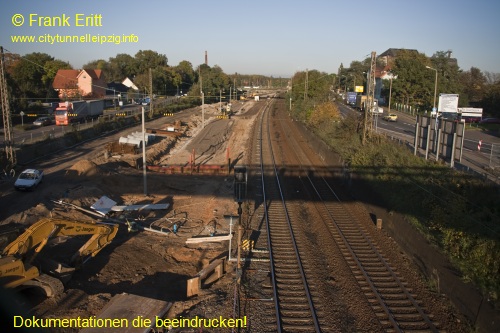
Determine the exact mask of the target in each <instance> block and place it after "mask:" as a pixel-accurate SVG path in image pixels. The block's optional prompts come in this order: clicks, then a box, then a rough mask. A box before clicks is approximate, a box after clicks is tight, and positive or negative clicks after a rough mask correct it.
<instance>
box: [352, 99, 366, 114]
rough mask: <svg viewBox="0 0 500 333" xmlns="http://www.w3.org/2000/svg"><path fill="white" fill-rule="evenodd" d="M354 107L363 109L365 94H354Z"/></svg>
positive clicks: (364, 106)
mask: <svg viewBox="0 0 500 333" xmlns="http://www.w3.org/2000/svg"><path fill="white" fill-rule="evenodd" d="M354 108H356V109H358V110H359V111H364V110H365V108H366V95H357V96H356V104H355V105H354Z"/></svg>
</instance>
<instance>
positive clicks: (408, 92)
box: [392, 50, 435, 108]
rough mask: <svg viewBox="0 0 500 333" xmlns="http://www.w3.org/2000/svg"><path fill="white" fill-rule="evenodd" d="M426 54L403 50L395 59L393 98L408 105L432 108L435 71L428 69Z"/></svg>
mask: <svg viewBox="0 0 500 333" xmlns="http://www.w3.org/2000/svg"><path fill="white" fill-rule="evenodd" d="M427 64H429V60H428V58H427V57H426V56H425V54H422V53H418V52H415V51H410V50H401V51H400V52H399V53H398V56H397V58H396V59H395V61H394V67H393V68H392V73H393V75H394V76H395V77H397V79H395V80H393V81H392V98H393V99H395V100H399V101H400V102H402V103H405V104H408V105H420V106H422V107H424V108H430V107H431V106H432V105H433V96H434V83H435V72H434V71H431V70H429V69H427V68H426V67H425V66H427Z"/></svg>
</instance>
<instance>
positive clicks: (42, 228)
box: [0, 218, 118, 297]
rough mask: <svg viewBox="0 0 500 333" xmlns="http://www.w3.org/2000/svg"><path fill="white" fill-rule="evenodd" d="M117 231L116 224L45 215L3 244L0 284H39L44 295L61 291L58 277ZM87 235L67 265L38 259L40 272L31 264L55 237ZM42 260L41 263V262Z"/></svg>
mask: <svg viewBox="0 0 500 333" xmlns="http://www.w3.org/2000/svg"><path fill="white" fill-rule="evenodd" d="M117 232H118V225H117V224H96V223H86V222H78V221H70V220H64V219H55V218H44V219H42V220H40V221H38V222H36V223H35V224H33V225H31V226H30V227H29V228H28V229H26V231H25V232H24V233H23V234H21V235H20V236H19V237H17V239H15V240H14V241H13V242H11V243H10V244H9V245H7V246H6V247H5V249H4V250H3V252H2V254H1V257H0V285H3V286H4V287H7V288H24V287H39V288H42V289H43V290H44V291H45V294H46V295H47V297H52V296H55V295H57V294H58V293H60V292H62V291H64V286H63V284H62V282H61V279H63V280H64V276H65V277H68V276H70V275H71V274H72V272H73V271H74V270H75V269H76V268H79V267H80V266H81V265H82V264H83V263H84V262H85V261H86V260H87V259H89V258H91V257H94V256H95V255H96V254H97V253H99V251H101V250H102V249H103V248H104V247H105V246H106V245H108V244H109V243H110V242H111V241H112V240H113V238H114V237H115V236H116V234H117ZM85 235H87V236H88V235H90V236H91V237H90V239H89V240H88V241H87V242H86V243H85V244H84V245H83V246H82V247H80V249H79V250H78V251H77V252H76V253H75V254H74V255H73V256H72V257H71V260H70V262H69V264H70V266H67V265H64V264H61V263H55V264H54V262H53V261H50V260H47V259H46V258H44V259H43V260H37V265H41V266H43V267H44V268H43V269H42V270H43V271H44V272H48V273H50V274H51V275H53V274H54V275H56V276H58V277H59V278H54V277H52V276H51V275H48V274H43V273H42V272H41V271H40V269H39V268H38V267H37V266H36V265H35V264H34V260H35V258H36V257H37V256H38V254H39V253H40V251H42V249H43V248H44V247H45V245H47V243H48V242H49V240H50V239H53V238H55V237H65V236H69V237H74V236H85ZM40 263H43V264H40Z"/></svg>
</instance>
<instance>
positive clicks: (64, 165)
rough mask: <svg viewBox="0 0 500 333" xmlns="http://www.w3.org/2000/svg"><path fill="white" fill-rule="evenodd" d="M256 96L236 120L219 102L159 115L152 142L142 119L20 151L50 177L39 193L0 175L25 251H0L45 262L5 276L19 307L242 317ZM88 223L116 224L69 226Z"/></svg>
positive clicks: (47, 313)
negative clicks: (238, 197)
mask: <svg viewBox="0 0 500 333" xmlns="http://www.w3.org/2000/svg"><path fill="white" fill-rule="evenodd" d="M254 104H255V102H254V101H253V100H252V101H245V102H237V103H236V105H235V107H234V111H235V113H236V114H237V115H236V116H235V117H233V118H231V119H229V117H220V114H221V112H220V109H219V107H218V105H205V106H204V110H203V112H202V110H201V107H197V108H193V109H190V110H185V111H183V112H180V113H178V114H175V115H171V116H167V117H163V118H159V119H157V120H154V121H150V122H148V123H147V125H146V126H147V129H146V132H147V135H146V140H147V142H146V144H145V145H142V144H141V143H140V141H141V140H139V144H137V142H135V141H134V140H133V135H130V134H133V133H134V132H135V133H137V132H139V133H142V132H141V127H140V125H138V126H136V127H133V128H129V129H127V130H125V131H119V132H115V133H111V134H108V135H105V136H103V137H100V138H95V139H93V140H89V141H88V142H84V143H82V144H79V145H77V146H75V147H72V148H71V149H66V150H63V151H60V152H58V153H57V154H47V155H46V156H44V157H41V158H36V159H31V160H30V159H29V157H28V156H27V155H26V154H23V153H22V152H21V153H19V154H18V156H17V159H18V162H19V160H22V161H23V163H24V161H30V163H29V167H33V168H35V167H36V168H37V169H41V170H44V174H45V176H44V179H43V182H42V183H41V184H40V186H38V187H37V188H36V189H35V190H34V191H30V192H17V191H14V190H13V187H12V183H11V182H10V181H2V182H1V184H0V188H1V193H2V197H1V199H0V200H2V211H1V213H0V215H1V216H0V219H1V224H2V226H3V227H4V229H6V230H7V231H6V232H4V233H3V234H2V248H4V247H5V246H6V245H7V244H9V242H12V243H11V245H10V247H9V248H10V249H13V248H16V249H18V248H20V247H22V248H23V251H22V252H21V251H14V250H11V251H10V252H9V251H5V250H4V256H7V257H5V258H2V259H5V260H9V258H14V257H15V258H16V259H17V265H18V268H19V269H22V270H26V272H28V271H29V269H30V267H36V268H38V269H35V270H36V272H35V273H33V272H32V273H31V275H30V274H24V277H23V278H22V279H20V278H19V277H18V276H17V278H13V279H11V280H10V282H9V283H10V284H5V283H4V285H7V286H10V287H16V289H22V290H21V291H20V292H19V293H17V294H16V296H15V299H17V302H16V309H17V311H21V312H23V311H24V312H23V313H26V314H29V315H30V316H35V317H37V318H77V317H78V318H88V317H91V316H99V314H100V313H101V312H102V311H103V309H104V308H105V307H106V306H107V305H108V304H111V303H112V304H121V306H123V304H128V308H127V310H126V311H125V312H126V313H127V314H128V317H126V319H127V320H129V321H130V322H132V320H133V319H134V318H135V317H136V316H137V315H139V314H143V315H144V316H147V315H157V316H161V317H162V318H175V317H179V316H184V317H187V316H189V317H193V316H196V315H199V316H201V317H203V318H209V317H219V316H224V317H226V318H232V317H233V314H232V313H230V312H228V311H230V309H231V308H232V304H227V302H228V301H229V302H232V300H231V298H230V297H227V296H228V293H233V292H234V281H235V280H234V275H233V274H232V272H233V269H231V267H230V266H231V265H232V264H233V263H234V260H233V262H231V261H229V260H228V258H227V257H228V255H230V254H229V246H231V240H230V239H231V233H230V231H231V228H233V227H234V228H235V227H236V221H237V219H236V218H234V221H233V217H234V216H237V204H236V203H235V202H234V200H233V193H232V191H233V175H232V173H231V170H232V168H234V166H235V165H237V164H242V163H244V160H245V158H246V157H247V156H246V155H245V146H246V141H247V140H248V136H249V135H250V131H251V130H252V125H253V121H254V118H255V117H254V116H255V115H256V114H257V108H258V106H256V105H254ZM136 135H137V134H136ZM127 136H128V139H126V138H127ZM131 137H132V139H131ZM124 141H126V142H124ZM142 147H144V148H145V149H144V151H142ZM143 153H145V154H144V155H143ZM144 160H145V161H146V164H147V168H143V161H144ZM233 223H234V226H233V225H232V224H233ZM86 224H89V225H93V226H103V227H105V226H107V228H110V227H109V226H111V229H110V230H111V231H110V232H107V231H106V232H104V231H101V232H100V233H97V232H95V231H90V232H86V233H85V232H73V233H68V232H65V230H69V229H72V230H76V229H75V228H77V227H81V226H82V225H86ZM29 226H32V228H31V229H27V230H26V232H25V234H21V233H22V231H23V230H24V229H26V228H28V227H29ZM80 229H81V228H80ZM54 230H57V231H54ZM103 233H104V234H105V236H103ZM16 237H18V238H17V239H16ZM23 237H24V238H23ZM89 238H90V239H89ZM92 241H93V242H94V243H95V244H91V242H92ZM30 242H32V243H33V244H30V245H29V246H26V244H28V243H30ZM89 244H90V245H89ZM233 246H234V242H233ZM97 249H98V251H97ZM97 252H99V253H97ZM9 256H10V257H9ZM72 257H73V260H71V258H72ZM5 260H4V262H5ZM10 261H12V259H11V260H10ZM75 263H77V264H76V265H75ZM204 268H205V269H204ZM33 269H34V268H33ZM203 269H204V270H203ZM6 270H8V269H6ZM4 273H5V271H4ZM5 275H6V274H4V276H5ZM51 276H52V277H51ZM54 277H56V278H54ZM54 280H55V281H54ZM215 282H217V287H215V288H206V287H207V286H210V285H212V284H214V283H215ZM28 286H29V287H31V288H26V287H28ZM20 287H22V288H20ZM8 292H9V290H8ZM116 297H120V298H121V300H120V301H118V302H116V300H115V298H116ZM144 302H145V303H144ZM147 302H152V303H151V306H150V307H145V308H143V306H142V304H147ZM208 303H210V306H209V307H207V306H205V305H204V304H208ZM138 305H140V306H138ZM108 311H109V310H108ZM111 311H112V309H111ZM144 311H145V312H144ZM21 312H19V313H21ZM14 315H15V314H14ZM119 317H120V318H124V315H123V314H122V315H120V316H119ZM153 317H154V316H153ZM50 331H51V332H78V331H79V329H77V328H72V329H68V328H60V327H59V328H51V330H50ZM122 331H123V330H122ZM85 332H87V331H85ZM88 332H93V331H88ZM108 332H109V330H108Z"/></svg>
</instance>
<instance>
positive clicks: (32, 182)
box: [14, 169, 43, 190]
mask: <svg viewBox="0 0 500 333" xmlns="http://www.w3.org/2000/svg"><path fill="white" fill-rule="evenodd" d="M42 180H43V170H37V169H26V170H24V171H23V172H21V173H20V174H19V177H18V178H17V180H16V182H15V183H14V188H15V189H16V190H32V189H34V188H35V187H37V186H38V185H39V184H40V183H41V182H42Z"/></svg>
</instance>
